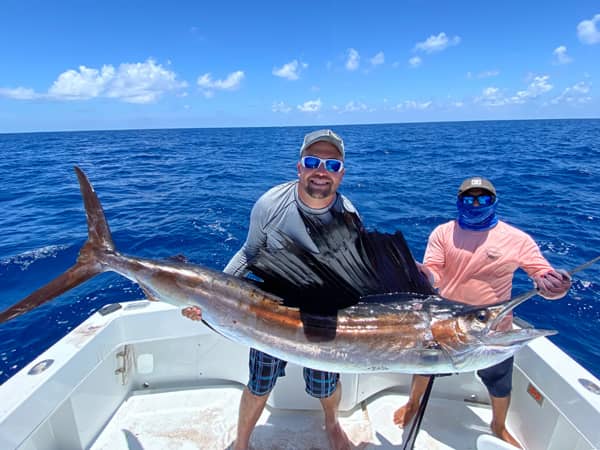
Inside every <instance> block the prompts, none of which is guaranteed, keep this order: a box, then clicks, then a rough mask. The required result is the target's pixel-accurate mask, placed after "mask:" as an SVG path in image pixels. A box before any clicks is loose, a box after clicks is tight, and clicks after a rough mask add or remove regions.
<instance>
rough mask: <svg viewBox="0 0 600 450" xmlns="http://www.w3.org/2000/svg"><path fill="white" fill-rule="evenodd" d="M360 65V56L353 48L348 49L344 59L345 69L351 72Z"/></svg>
mask: <svg viewBox="0 0 600 450" xmlns="http://www.w3.org/2000/svg"><path fill="white" fill-rule="evenodd" d="M359 65H360V55H359V54H358V52H357V51H356V50H354V49H353V48H349V49H348V58H347V59H346V69H348V70H350V71H353V70H356V69H358V66H359Z"/></svg>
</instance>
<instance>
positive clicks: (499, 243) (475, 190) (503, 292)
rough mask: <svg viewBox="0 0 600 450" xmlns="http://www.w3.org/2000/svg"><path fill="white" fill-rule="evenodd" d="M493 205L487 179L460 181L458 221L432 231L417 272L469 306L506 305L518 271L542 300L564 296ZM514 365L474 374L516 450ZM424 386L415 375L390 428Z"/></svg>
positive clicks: (408, 412) (560, 279)
mask: <svg viewBox="0 0 600 450" xmlns="http://www.w3.org/2000/svg"><path fill="white" fill-rule="evenodd" d="M497 204H498V201H497V198H496V189H495V188H494V185H493V184H492V183H491V182H490V181H489V180H487V179H485V178H482V177H472V178H468V179H466V180H464V181H463V182H462V184H461V185H460V188H459V190H458V197H457V202H456V205H457V208H458V218H457V219H456V220H452V221H450V222H447V223H445V224H442V225H439V226H438V227H437V228H436V229H435V230H433V232H432V233H431V235H430V236H429V241H428V243H427V249H426V250H425V257H424V258H423V264H422V265H421V266H420V268H421V271H422V272H423V273H424V274H425V275H426V276H427V277H428V278H429V279H430V281H431V282H432V284H433V286H434V287H435V288H437V289H438V290H439V294H440V295H441V296H442V297H444V298H447V299H450V300H454V301H458V302H462V303H468V304H471V305H490V304H494V303H498V302H501V301H505V300H509V299H510V297H511V289H512V280H513V274H514V272H515V271H516V270H517V269H519V268H521V269H523V270H524V271H525V272H527V274H528V275H529V276H530V277H531V278H532V279H533V281H534V284H535V286H536V287H537V289H538V291H539V294H540V295H541V296H542V297H544V298H546V299H550V300H554V299H559V298H561V297H563V296H564V295H565V294H566V293H567V292H568V290H569V288H570V287H571V279H570V276H569V275H568V273H567V272H565V271H562V270H560V271H557V270H554V269H553V268H552V266H551V265H550V264H549V263H548V261H547V260H546V258H544V257H543V256H542V254H541V252H540V249H539V247H538V246H537V244H536V243H535V241H534V240H533V239H532V238H531V237H530V236H529V235H528V234H526V233H524V232H523V231H521V230H518V229H517V228H515V227H512V226H510V225H508V224H507V223H505V222H503V221H501V220H498V217H497V215H496V207H497ZM511 326H512V317H507V318H506V320H505V321H503V322H502V323H501V324H500V326H499V327H498V329H500V330H506V329H510V328H511ZM513 361H514V359H513V358H512V357H511V358H509V359H507V360H506V361H503V362H501V363H499V364H497V365H495V366H492V367H489V368H486V369H482V370H479V371H478V372H477V374H478V375H479V377H480V378H481V380H482V382H483V383H484V384H485V386H486V388H487V389H488V392H489V394H490V401H491V404H492V423H491V425H490V426H491V429H492V432H493V433H494V434H495V435H496V436H497V437H499V438H500V439H502V440H504V441H506V442H508V443H510V444H512V445H514V446H516V447H519V448H520V445H519V443H518V442H517V440H516V439H515V438H514V437H513V436H512V435H511V434H510V433H509V432H508V431H507V429H506V415H507V412H508V407H509V405H510V392H511V389H512V370H513ZM428 382H429V377H428V376H423V375H414V376H413V380H412V385H411V392H410V396H409V399H408V402H407V403H406V404H405V405H404V406H402V407H401V408H399V409H398V410H397V411H396V412H395V413H394V423H396V424H397V425H399V426H401V427H403V426H405V425H407V424H408V423H409V422H410V421H411V420H412V418H413V417H414V415H415V413H416V412H417V410H418V409H419V404H420V402H421V397H422V396H423V393H424V392H425V390H426V388H427V384H428Z"/></svg>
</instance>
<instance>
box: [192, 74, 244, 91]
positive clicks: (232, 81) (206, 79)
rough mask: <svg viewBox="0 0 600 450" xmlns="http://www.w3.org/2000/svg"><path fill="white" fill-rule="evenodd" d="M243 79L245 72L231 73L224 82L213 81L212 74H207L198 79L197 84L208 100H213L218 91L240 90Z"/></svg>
mask: <svg viewBox="0 0 600 450" xmlns="http://www.w3.org/2000/svg"><path fill="white" fill-rule="evenodd" d="M243 79H244V72H243V71H241V70H237V71H235V72H231V73H230V74H229V75H227V78H225V79H224V80H213V79H212V76H211V74H210V73H205V74H204V75H202V76H199V77H198V79H197V80H196V84H198V86H199V87H200V88H201V89H202V92H203V94H204V96H205V97H206V98H211V97H214V95H215V91H216V90H220V91H234V90H236V89H238V88H239V87H240V84H241V82H242V80H243Z"/></svg>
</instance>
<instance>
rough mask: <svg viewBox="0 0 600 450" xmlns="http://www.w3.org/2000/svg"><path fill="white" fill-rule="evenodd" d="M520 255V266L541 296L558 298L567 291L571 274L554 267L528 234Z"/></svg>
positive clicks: (551, 298)
mask: <svg viewBox="0 0 600 450" xmlns="http://www.w3.org/2000/svg"><path fill="white" fill-rule="evenodd" d="M521 255H522V256H521V267H522V268H523V270H525V272H527V274H528V275H529V276H530V277H531V278H532V279H533V285H534V286H535V288H536V289H537V290H538V292H539V294H540V295H541V296H542V297H544V298H545V299H547V300H558V299H560V298H562V297H564V296H565V295H566V294H567V292H569V289H570V288H571V276H570V275H569V274H568V272H567V271H565V270H562V269H559V270H556V269H554V268H553V267H552V266H551V265H550V263H549V262H548V261H547V260H546V258H544V256H543V255H542V252H541V250H540V248H539V247H538V245H537V244H536V243H535V241H534V240H533V238H532V237H531V236H529V235H527V239H526V240H525V242H524V244H523V247H522V251H521Z"/></svg>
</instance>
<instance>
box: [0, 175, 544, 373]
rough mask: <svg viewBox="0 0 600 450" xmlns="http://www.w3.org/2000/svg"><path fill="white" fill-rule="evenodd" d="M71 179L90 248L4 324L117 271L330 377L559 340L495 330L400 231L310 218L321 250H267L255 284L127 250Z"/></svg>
mask: <svg viewBox="0 0 600 450" xmlns="http://www.w3.org/2000/svg"><path fill="white" fill-rule="evenodd" d="M75 172H76V174H77V177H78V179H79V184H80V188H81V193H82V196H83V201H84V205H85V209H86V214H87V225H88V240H87V242H86V243H85V244H84V245H83V247H82V248H81V250H80V252H79V256H78V259H77V262H76V263H75V265H74V266H73V267H71V268H70V269H68V270H67V271H66V272H65V273H63V274H62V275H60V276H59V277H57V278H56V279H54V280H52V281H51V282H50V283H48V284H47V285H45V286H43V287H41V288H40V289H38V290H37V291H35V292H33V293H32V294H30V295H29V296H27V297H26V298H24V299H23V300H21V301H20V302H18V303H17V304H15V305H14V306H12V307H10V308H8V309H7V310H5V311H3V312H1V313H0V323H2V322H6V321H8V320H11V319H13V318H15V317H17V316H19V315H21V314H24V313H26V312H27V311H29V310H31V309H33V308H36V307H38V306H40V305H42V304H44V303H46V302H48V301H50V300H51V299H53V298H54V297H56V296H58V295H60V294H62V293H64V292H66V291H68V290H69V289H71V288H73V287H75V286H77V285H79V284H81V283H83V282H85V281H86V280H88V279H90V278H91V277H93V276H94V275H97V274H99V273H101V272H105V271H114V272H116V273H119V274H120V275H122V276H124V277H126V278H128V279H130V280H132V281H134V282H135V283H137V284H138V285H139V286H140V287H141V288H142V289H143V291H144V292H145V293H146V295H147V296H148V298H149V299H151V300H160V301H164V302H167V303H170V304H173V305H176V306H189V305H196V306H199V307H200V308H202V317H203V320H205V321H206V323H207V324H208V325H209V326H210V327H211V328H212V329H213V330H215V331H216V332H218V333H220V334H222V335H223V336H225V337H227V338H229V339H232V340H234V341H236V342H239V343H241V344H243V345H247V346H251V347H254V348H257V349H258V350H261V351H264V352H266V353H269V354H271V355H273V356H276V357H278V358H281V359H283V360H286V361H291V362H293V363H296V364H299V365H302V366H307V367H312V368H315V369H320V370H327V371H332V372H350V373H360V372H387V371H393V372H404V373H421V374H436V373H447V372H465V371H471V370H476V369H480V368H483V367H488V366H490V365H493V364H496V363H498V362H500V361H503V360H505V359H506V358H508V357H509V356H511V355H512V354H513V353H514V352H515V351H517V350H518V349H519V348H520V347H522V346H523V345H525V344H526V343H527V342H529V341H531V340H532V339H535V338H536V337H539V336H544V335H548V334H551V333H553V332H552V331H546V330H532V329H528V330H512V331H510V332H500V331H496V330H494V329H491V328H492V327H489V326H488V325H489V323H491V322H492V321H493V320H494V318H495V317H496V316H497V315H498V314H499V312H500V311H501V310H502V309H501V308H499V307H497V306H496V307H492V308H479V309H477V308H475V309H474V308H473V307H472V306H469V305H464V304H461V303H456V302H450V301H448V300H445V299H443V298H441V297H439V296H437V295H436V294H435V293H434V291H433V289H432V287H431V286H430V285H429V283H428V282H427V280H425V279H424V278H423V277H422V276H421V274H420V272H419V270H418V268H417V266H416V264H415V261H414V259H413V257H412V255H411V253H410V250H409V248H408V246H407V244H406V242H405V240H404V237H403V236H402V234H401V233H399V232H397V233H395V234H384V233H378V232H369V231H366V230H364V229H363V228H362V226H361V225H360V221H359V220H357V218H356V217H355V216H353V215H352V214H350V213H343V214H338V215H334V217H333V220H332V221H331V223H329V224H326V225H324V224H320V223H317V222H312V221H311V220H310V219H309V218H305V220H306V225H307V227H308V228H309V230H310V233H311V237H312V238H313V240H314V242H315V244H316V246H317V248H318V249H319V252H318V253H311V252H308V251H307V250H305V249H303V248H300V247H298V246H297V245H296V244H295V243H294V242H293V241H291V240H289V239H287V238H286V237H285V236H281V239H280V241H281V247H280V248H278V249H276V250H263V251H261V252H260V253H259V255H258V256H257V257H256V258H255V259H254V260H253V261H251V263H250V267H251V269H252V271H253V272H254V273H255V274H256V275H257V276H258V277H260V278H261V280H262V282H259V283H257V282H254V281H250V280H246V279H240V278H236V277H233V276H231V275H228V274H225V273H222V272H219V271H215V270H211V269H209V268H205V267H202V266H199V265H193V264H189V263H186V262H181V261H162V260H161V261H158V260H152V259H145V258H139V257H135V256H128V255H124V254H121V253H119V252H118V251H117V249H116V248H115V245H114V243H113V241H112V237H111V233H110V229H109V226H108V223H107V221H106V218H105V216H104V212H103V210H102V206H101V204H100V201H99V199H98V197H97V195H96V192H95V191H94V189H93V187H92V185H91V184H90V182H89V180H88V179H87V177H86V175H85V174H84V173H83V171H81V169H79V168H78V167H75ZM307 299H308V300H307ZM181 320H187V319H185V318H183V317H182V319H181Z"/></svg>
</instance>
